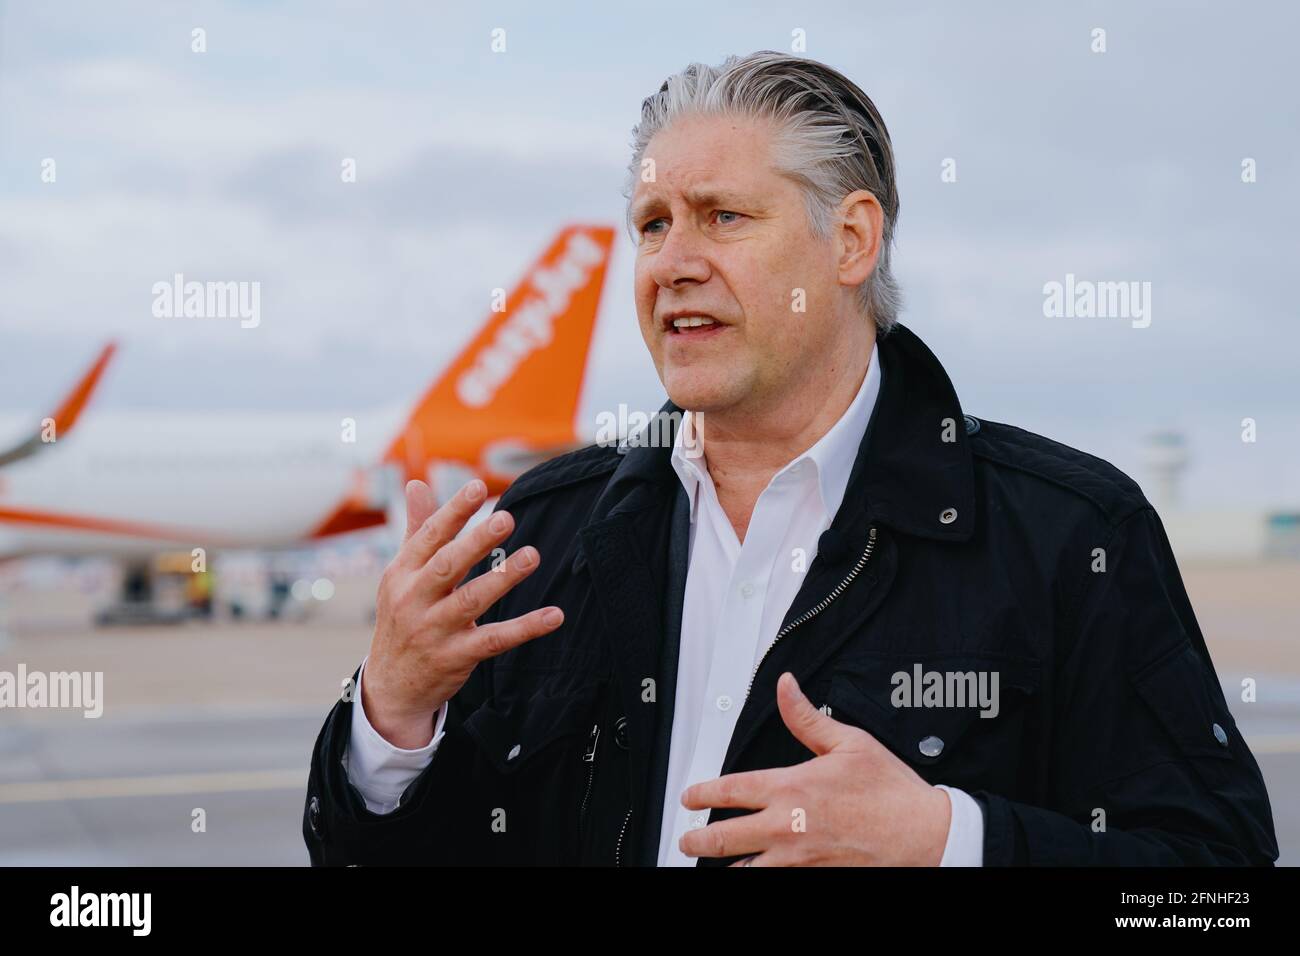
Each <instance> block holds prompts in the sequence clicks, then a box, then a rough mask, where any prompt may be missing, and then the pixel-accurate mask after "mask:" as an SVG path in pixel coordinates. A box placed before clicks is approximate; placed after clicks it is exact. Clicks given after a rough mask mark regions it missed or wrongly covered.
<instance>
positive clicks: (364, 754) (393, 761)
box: [343, 658, 447, 814]
mask: <svg viewBox="0 0 1300 956" xmlns="http://www.w3.org/2000/svg"><path fill="white" fill-rule="evenodd" d="M367 660H369V658H367ZM365 670H366V662H365V661H362V662H361V670H360V672H358V674H357V688H356V696H354V697H353V698H352V731H351V734H350V736H349V738H348V746H347V749H346V750H344V751H343V769H344V770H345V771H346V772H347V777H348V782H349V783H350V784H352V786H354V787H356V788H357V792H358V793H360V794H361V797H362V799H364V800H365V802H366V809H367V810H369V811H370V812H371V813H381V814H382V813H391V812H392V811H393V810H395V809H397V806H398V804H400V803H401V801H402V794H403V793H404V792H405V790H406V788H407V787H409V786H410V785H411V781H413V780H414V779H415V778H416V777H418V776H419V775H420V773H421V771H423V770H424V768H425V767H427V766H429V764H430V763H431V762H432V761H433V754H434V751H436V750H437V749H438V744H439V742H441V740H442V735H443V734H444V733H445V731H444V730H443V725H444V724H445V723H446V722H447V704H446V703H443V705H442V706H441V707H439V708H438V719H437V721H436V722H435V723H434V727H433V739H432V740H431V741H429V742H428V743H427V744H425V745H424V746H423V747H420V748H419V749H417V750H403V749H402V748H400V747H394V746H393V745H392V744H390V743H389V742H388V741H387V740H385V739H384V738H383V737H381V736H380V735H379V731H377V730H375V728H374V727H372V726H370V721H369V720H367V719H366V713H365V708H364V707H363V706H362V704H361V678H362V675H363V674H364V673H365Z"/></svg>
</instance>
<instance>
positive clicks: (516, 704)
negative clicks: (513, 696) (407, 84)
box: [465, 687, 598, 774]
mask: <svg viewBox="0 0 1300 956" xmlns="http://www.w3.org/2000/svg"><path fill="white" fill-rule="evenodd" d="M597 690H598V689H597V688H596V687H590V688H585V689H583V690H579V691H574V692H570V693H565V694H562V695H558V696H551V695H537V696H534V697H531V698H529V699H528V700H517V701H512V702H510V703H509V704H508V705H506V706H504V707H502V706H501V705H499V704H498V703H497V702H495V701H492V700H489V701H487V702H486V703H484V704H483V706H481V707H479V709H478V710H476V711H474V713H472V714H470V716H469V717H468V718H467V719H466V721H465V730H466V732H467V733H468V734H469V735H470V737H472V738H473V739H474V740H475V741H476V742H477V743H478V744H479V746H480V747H481V748H482V750H483V754H484V756H485V757H486V758H487V760H488V761H489V762H490V763H491V764H492V765H493V767H495V768H496V769H497V770H498V771H499V772H501V773H506V774H509V773H515V772H517V771H518V770H519V769H520V768H521V767H524V766H527V765H528V764H529V763H530V762H531V761H532V759H533V758H534V757H535V756H537V755H538V754H540V753H542V752H543V751H545V750H547V749H549V748H550V746H551V745H552V744H554V743H556V742H557V741H560V740H563V739H565V738H569V737H574V738H577V737H579V736H580V735H584V734H587V733H589V732H590V731H591V727H592V724H593V722H594V719H595V718H594V717H593V713H594V711H593V707H594V704H595V700H596V695H597Z"/></svg>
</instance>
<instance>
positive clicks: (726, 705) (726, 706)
mask: <svg viewBox="0 0 1300 956" xmlns="http://www.w3.org/2000/svg"><path fill="white" fill-rule="evenodd" d="M717 704H718V710H731V698H730V697H728V696H727V695H726V694H723V695H722V696H721V697H719V698H718V700H717Z"/></svg>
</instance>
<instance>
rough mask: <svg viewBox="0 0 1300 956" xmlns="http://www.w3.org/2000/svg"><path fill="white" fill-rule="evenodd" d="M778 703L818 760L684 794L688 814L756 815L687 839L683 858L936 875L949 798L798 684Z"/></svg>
mask: <svg viewBox="0 0 1300 956" xmlns="http://www.w3.org/2000/svg"><path fill="white" fill-rule="evenodd" d="M776 703H777V708H778V709H779V710H780V712H781V718H782V720H784V721H785V725H786V726H787V727H788V728H790V732H791V733H792V734H794V736H795V738H796V739H797V740H798V741H799V742H800V743H802V744H803V745H804V746H806V747H807V748H808V749H809V750H811V751H812V752H813V753H814V754H815V756H814V757H813V758H812V759H811V760H808V761H805V762H804V763H801V764H796V765H794V766H793V767H777V768H774V769H771V770H753V771H749V772H747V773H731V774H726V775H724V776H721V777H717V778H715V779H713V780H707V781H704V782H703V783H697V784H694V785H692V786H690V787H687V788H686V790H685V791H684V792H683V793H682V806H684V807H686V808H687V809H690V810H706V809H710V808H712V807H740V808H745V809H750V810H753V811H755V812H753V813H749V814H746V815H744V816H739V817H732V818H730V819H727V820H719V821H717V822H715V823H710V824H709V825H708V826H706V827H701V828H699V829H695V830H689V831H687V832H686V833H685V834H684V835H683V836H682V838H681V842H680V844H679V845H680V846H681V849H682V852H683V853H685V854H686V855H687V856H695V857H729V856H738V855H742V854H743V855H745V857H746V859H744V860H740V861H738V862H736V863H733V864H732V866H938V864H939V862H940V860H941V859H942V858H943V849H944V846H945V844H946V843H947V841H948V827H949V823H950V820H951V814H952V811H951V805H950V803H949V801H948V795H947V794H946V793H945V792H944V791H942V790H940V789H938V788H937V787H932V786H931V785H930V784H928V783H926V782H925V781H924V780H922V779H921V778H920V777H919V776H918V775H917V773H916V771H914V770H913V769H912V768H911V767H909V766H908V765H907V764H905V763H904V762H903V761H901V760H899V759H898V758H897V757H895V756H894V755H893V754H892V753H890V752H889V750H888V749H887V748H886V747H885V746H884V745H883V744H881V743H880V741H878V740H876V738H875V737H873V736H871V734H869V733H867V732H866V731H865V730H861V729H859V728H857V727H852V726H849V725H848V724H842V723H840V722H839V721H837V720H834V719H832V718H831V717H829V716H828V715H826V714H824V713H822V712H821V711H819V710H818V709H817V708H816V707H814V706H813V705H812V702H811V701H810V700H808V698H807V697H805V696H804V694H803V691H801V690H800V689H799V684H798V682H797V681H796V680H795V678H794V675H793V674H791V673H788V672H787V673H785V674H782V675H781V679H780V680H779V681H777V685H776Z"/></svg>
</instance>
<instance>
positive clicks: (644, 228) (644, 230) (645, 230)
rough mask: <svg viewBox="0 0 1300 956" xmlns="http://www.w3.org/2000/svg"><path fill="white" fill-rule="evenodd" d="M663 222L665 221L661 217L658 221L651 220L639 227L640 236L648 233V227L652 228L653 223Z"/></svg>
mask: <svg viewBox="0 0 1300 956" xmlns="http://www.w3.org/2000/svg"><path fill="white" fill-rule="evenodd" d="M664 221H665V220H664V218H663V217H662V216H660V217H659V218H658V219H651V220H650V221H649V222H647V223H646V224H645V225H644V226H642V227H641V233H642V235H645V234H646V233H647V232H649V231H650V227H651V226H653V225H654V224H655V223H657V222H664Z"/></svg>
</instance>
